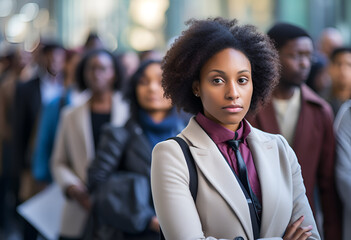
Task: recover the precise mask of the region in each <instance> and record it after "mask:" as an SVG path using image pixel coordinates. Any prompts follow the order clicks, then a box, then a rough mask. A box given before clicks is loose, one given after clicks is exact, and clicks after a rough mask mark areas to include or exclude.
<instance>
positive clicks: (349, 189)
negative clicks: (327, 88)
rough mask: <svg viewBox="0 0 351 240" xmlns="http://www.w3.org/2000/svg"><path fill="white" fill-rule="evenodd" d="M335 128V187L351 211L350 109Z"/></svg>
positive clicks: (344, 113)
mask: <svg viewBox="0 0 351 240" xmlns="http://www.w3.org/2000/svg"><path fill="white" fill-rule="evenodd" d="M338 117H340V123H339V124H338V125H337V126H336V129H335V130H336V163H335V176H336V186H337V189H338V192H339V195H340V198H341V200H342V202H343V204H344V206H346V208H347V209H351V202H350V196H351V108H350V107H348V109H347V111H345V112H343V114H342V115H341V116H338Z"/></svg>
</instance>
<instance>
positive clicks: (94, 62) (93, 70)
mask: <svg viewBox="0 0 351 240" xmlns="http://www.w3.org/2000/svg"><path fill="white" fill-rule="evenodd" d="M84 78H85V79H86V83H87V85H88V87H89V88H90V89H91V91H92V92H93V93H95V94H101V93H104V92H106V91H111V90H112V89H113V83H114V79H115V70H114V66H113V60H112V58H111V56H110V55H108V54H106V53H99V54H97V55H93V56H92V57H91V58H90V59H89V60H88V62H87V64H86V66H85V69H84Z"/></svg>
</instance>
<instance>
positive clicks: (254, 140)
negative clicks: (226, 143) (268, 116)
mask: <svg viewBox="0 0 351 240" xmlns="http://www.w3.org/2000/svg"><path fill="white" fill-rule="evenodd" d="M256 131H257V130H255V129H253V128H251V133H250V134H249V136H248V138H247V141H248V144H249V146H250V150H251V153H252V157H253V160H254V162H255V166H256V171H257V174H258V178H259V181H260V185H261V192H262V217H261V236H265V235H267V231H268V229H274V226H270V225H271V224H274V221H272V219H273V218H274V216H276V215H277V214H278V213H277V212H276V211H277V208H276V206H277V203H278V201H279V196H280V193H279V182H278V181H277V179H280V177H279V176H280V174H281V173H280V168H279V166H280V164H279V153H278V152H277V147H276V146H275V145H276V143H275V142H274V141H271V140H267V139H260V137H259V136H257V132H256Z"/></svg>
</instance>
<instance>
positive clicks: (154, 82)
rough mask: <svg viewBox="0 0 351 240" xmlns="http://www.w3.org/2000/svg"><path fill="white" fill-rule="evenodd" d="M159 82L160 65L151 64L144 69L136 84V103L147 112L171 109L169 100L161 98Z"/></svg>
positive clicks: (161, 91) (160, 78)
mask: <svg viewBox="0 0 351 240" xmlns="http://www.w3.org/2000/svg"><path fill="white" fill-rule="evenodd" d="M161 80H162V70H161V65H160V64H159V63H152V64H150V65H149V66H147V67H146V69H145V71H144V73H143V75H142V76H141V78H140V80H139V82H138V84H137V87H136V96H137V100H138V103H139V105H140V106H141V108H143V109H144V110H146V111H147V112H151V113H152V112H158V111H168V110H169V109H171V107H172V105H171V100H169V99H166V98H164V97H163V93H164V92H163V88H162V85H161Z"/></svg>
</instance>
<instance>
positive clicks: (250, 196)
mask: <svg viewBox="0 0 351 240" xmlns="http://www.w3.org/2000/svg"><path fill="white" fill-rule="evenodd" d="M163 71H164V72H163V87H164V89H165V96H167V97H169V98H170V99H171V100H172V102H173V104H174V105H175V106H177V107H178V108H180V109H183V110H185V111H187V112H189V113H193V114H195V115H196V116H194V117H193V118H192V119H191V120H190V122H189V124H188V126H187V127H186V128H185V129H184V130H183V131H182V132H181V133H180V134H179V135H178V137H180V138H182V139H183V140H185V141H186V143H187V144H188V146H189V149H190V152H191V155H192V157H193V159H194V164H195V167H196V172H197V192H196V199H195V198H193V196H192V193H191V191H190V188H189V180H190V172H189V169H188V167H187V163H186V161H185V157H184V154H183V153H182V150H181V148H180V146H179V145H178V143H176V142H175V141H173V140H167V141H164V142H161V143H159V144H157V145H156V146H155V148H154V150H153V153H152V166H151V187H152V194H153V201H154V204H155V210H156V215H157V217H158V219H159V222H160V226H161V229H162V232H163V234H164V237H165V239H167V240H190V239H208V240H214V239H236V240H242V239H250V240H253V239H284V240H293V239H296V240H297V239H320V236H319V233H318V230H317V227H316V223H315V220H314V218H313V214H312V211H311V207H310V205H309V203H308V200H307V197H306V193H305V186H304V184H303V179H302V176H301V168H300V165H299V164H298V161H297V158H296V155H295V153H294V152H293V150H292V149H291V147H290V146H289V144H288V143H287V141H286V140H285V139H284V138H283V137H282V136H281V135H274V134H269V133H265V132H262V131H260V130H258V129H256V128H254V127H252V126H251V125H250V124H249V123H248V122H247V121H246V120H245V119H244V117H245V115H246V114H247V112H248V111H249V109H250V110H251V111H254V110H255V109H256V107H257V105H259V104H263V103H264V102H265V101H266V100H267V98H268V96H269V95H270V93H271V91H272V89H273V87H274V85H275V84H276V81H277V79H278V78H279V63H278V56H277V52H276V50H275V49H274V47H273V45H272V43H271V41H270V40H269V39H268V37H267V36H266V35H264V34H261V33H259V32H258V31H257V30H256V28H255V27H253V26H251V25H243V26H241V25H238V23H237V21H236V20H232V21H229V20H225V19H222V18H216V19H208V20H192V21H191V22H190V27H189V28H188V30H186V31H185V32H183V34H182V36H180V37H179V38H178V39H177V40H176V42H175V43H174V44H173V45H172V47H171V49H170V50H169V51H168V52H167V54H166V56H165V58H164V61H163ZM233 143H235V144H237V145H234V146H233V145H231V144H233ZM235 146H236V147H235ZM239 152H240V153H239ZM194 199H195V200H194Z"/></svg>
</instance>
